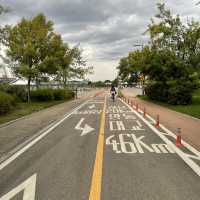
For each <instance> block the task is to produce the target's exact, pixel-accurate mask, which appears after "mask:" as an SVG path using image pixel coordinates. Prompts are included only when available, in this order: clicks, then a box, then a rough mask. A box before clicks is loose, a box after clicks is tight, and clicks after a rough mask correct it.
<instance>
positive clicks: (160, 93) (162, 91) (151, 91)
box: [145, 82, 168, 102]
mask: <svg viewBox="0 0 200 200" xmlns="http://www.w3.org/2000/svg"><path fill="white" fill-rule="evenodd" d="M145 93H146V95H147V96H148V97H149V98H150V99H152V100H156V101H162V102H167V100H168V86H167V85H166V84H163V83H161V82H156V83H153V84H149V85H148V86H147V87H146V88H145Z"/></svg>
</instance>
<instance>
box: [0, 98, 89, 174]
mask: <svg viewBox="0 0 200 200" xmlns="http://www.w3.org/2000/svg"><path fill="white" fill-rule="evenodd" d="M87 103H88V101H85V102H84V103H82V104H81V105H80V106H78V107H76V108H75V109H73V110H72V111H71V112H70V113H69V114H67V115H65V116H64V117H63V118H62V119H61V120H60V121H58V122H57V123H56V124H54V125H53V126H51V127H50V128H49V129H47V130H46V131H45V132H44V133H42V134H41V135H39V136H38V137H37V138H35V139H34V140H33V141H31V142H30V143H28V144H27V145H26V146H24V147H23V148H21V149H20V150H19V151H17V152H16V153H14V154H13V155H11V156H10V157H9V158H8V159H7V160H5V161H3V162H2V163H1V164H0V171H1V170H2V169H4V168H5V167H6V166H8V165H9V164H10V163H11V162H13V161H14V160H15V159H16V158H18V157H19V156H20V155H22V154H23V153H24V152H26V151H27V150H28V149H29V148H31V147H32V146H33V145H35V144H36V143H37V142H38V141H40V140H41V139H42V138H44V137H45V136H46V135H47V134H49V133H50V132H51V131H52V130H54V129H55V128H56V127H57V126H58V125H60V124H61V123H62V122H64V121H65V120H66V119H67V118H69V117H70V116H71V115H72V114H73V113H74V112H76V111H77V110H78V109H80V108H82V107H83V106H84V105H86V104H87Z"/></svg>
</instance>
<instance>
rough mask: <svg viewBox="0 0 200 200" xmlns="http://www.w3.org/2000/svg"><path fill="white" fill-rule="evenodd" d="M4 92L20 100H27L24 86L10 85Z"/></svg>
mask: <svg viewBox="0 0 200 200" xmlns="http://www.w3.org/2000/svg"><path fill="white" fill-rule="evenodd" d="M6 92H7V93H9V94H12V95H14V96H16V97H17V98H18V99H19V100H20V101H23V102H26V101H27V92H26V86H20V85H12V86H10V87H8V89H7V91H6Z"/></svg>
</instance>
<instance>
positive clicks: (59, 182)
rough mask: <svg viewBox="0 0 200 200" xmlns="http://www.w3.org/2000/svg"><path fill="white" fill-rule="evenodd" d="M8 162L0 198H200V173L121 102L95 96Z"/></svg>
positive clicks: (1, 167) (0, 169) (2, 167)
mask: <svg viewBox="0 0 200 200" xmlns="http://www.w3.org/2000/svg"><path fill="white" fill-rule="evenodd" d="M36 139H37V140H35V141H32V143H29V145H27V146H26V147H24V149H21V150H20V151H19V152H16V153H15V154H14V155H13V156H12V157H10V159H8V160H7V161H6V162H4V163H1V164H0V200H88V199H89V200H100V199H101V200H161V199H165V200H168V199H169V200H179V199H180V200H199V199H200V177H199V175H198V174H197V172H198V168H195V169H196V170H197V171H196V172H195V171H194V169H192V167H193V166H190V165H188V164H186V163H185V162H184V161H183V160H184V157H183V158H181V157H180V156H179V155H178V154H177V151H176V149H175V148H174V147H173V146H170V145H166V143H165V142H164V141H163V139H161V138H160V137H158V135H157V134H156V133H155V131H154V129H152V128H151V127H150V126H149V125H148V124H147V123H146V122H145V121H144V120H142V118H141V117H139V116H138V115H137V114H136V113H135V112H134V111H133V110H132V109H131V108H130V107H129V106H128V105H126V104H125V103H123V102H122V101H121V100H117V101H116V102H114V103H113V102H112V101H111V99H110V98H109V96H108V95H106V97H105V95H101V96H99V97H96V98H93V99H90V100H89V101H87V102H85V103H83V104H82V105H77V109H75V110H73V111H72V112H71V113H70V114H68V115H66V116H64V118H63V120H62V121H60V122H58V123H57V124H54V125H53V126H52V127H50V128H49V130H46V132H44V133H42V135H41V136H40V138H36Z"/></svg>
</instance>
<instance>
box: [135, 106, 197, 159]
mask: <svg viewBox="0 0 200 200" xmlns="http://www.w3.org/2000/svg"><path fill="white" fill-rule="evenodd" d="M138 111H139V112H140V113H141V114H143V111H142V110H140V109H139V110H138ZM146 117H147V118H148V119H150V120H151V121H152V123H154V124H155V123H156V120H155V119H154V118H152V117H151V116H150V115H148V114H146ZM160 128H161V129H162V130H163V131H165V133H163V132H162V134H163V135H167V136H171V137H173V138H174V139H176V134H174V133H173V132H171V131H170V130H168V129H167V128H166V127H165V126H164V125H162V124H161V123H160ZM182 144H183V145H184V146H185V147H186V148H187V149H188V150H190V151H191V152H192V153H194V154H195V155H197V156H198V157H199V158H200V152H199V151H198V150H196V149H195V148H194V147H193V146H191V145H190V144H188V143H187V142H185V141H184V140H182Z"/></svg>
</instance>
